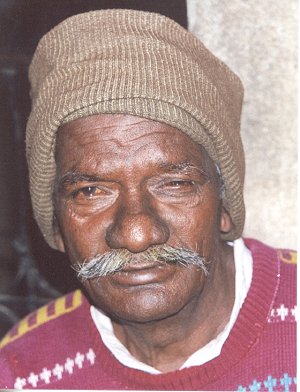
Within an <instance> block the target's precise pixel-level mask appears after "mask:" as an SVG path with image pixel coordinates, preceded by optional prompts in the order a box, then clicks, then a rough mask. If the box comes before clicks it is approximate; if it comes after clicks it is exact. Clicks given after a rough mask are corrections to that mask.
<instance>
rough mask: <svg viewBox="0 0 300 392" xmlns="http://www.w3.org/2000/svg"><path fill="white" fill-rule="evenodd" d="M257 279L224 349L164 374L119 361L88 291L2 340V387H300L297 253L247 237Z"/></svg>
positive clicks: (39, 314) (45, 311) (70, 297)
mask: <svg viewBox="0 0 300 392" xmlns="http://www.w3.org/2000/svg"><path fill="white" fill-rule="evenodd" d="M245 243H246V246H247V247H248V248H249V249H250V250H251V253H252V257H253V262H254V264H253V279H252V284H251V287H250V290H249V292H248V295H247V298H246V300H245V302H244V304H243V307H242V309H241V311H240V313H239V316H238V318H237V321H236V323H235V325H234V326H233V329H232V331H231V333H230V335H229V337H228V339H227V340H226V342H225V344H224V346H223V349H222V351H221V354H220V355H219V356H218V357H217V358H215V359H213V360H211V361H209V362H207V363H205V364H203V365H201V366H193V367H190V368H187V369H183V370H178V371H175V372H169V373H164V374H159V375H151V374H147V373H144V372H142V371H139V370H135V369H131V368H128V367H126V366H123V365H122V364H121V363H119V362H118V361H117V360H116V359H115V358H114V356H113V355H112V354H111V352H110V351H108V349H107V348H106V347H105V346H104V344H103V343H102V341H101V338H100V336H99V333H98V331H97V329H96V327H95V325H94V323H93V321H92V319H91V315H90V305H89V303H88V301H87V300H86V298H85V297H84V296H83V294H82V293H81V292H80V291H76V292H73V293H71V294H68V295H67V296H65V297H62V298H59V299H58V300H56V301H54V302H52V303H50V304H49V305H47V306H45V307H43V308H41V309H39V310H37V311H35V312H34V313H32V314H30V315H29V316H27V317H26V318H25V319H24V320H23V321H21V323H19V324H17V325H16V326H15V327H14V328H13V329H12V330H11V331H10V332H9V333H8V334H7V335H6V337H5V338H4V339H3V340H2V342H1V343H0V347H2V348H1V349H0V388H16V389H33V388H38V389H98V390H103V389H106V390H107V389H109V390H112V389H119V390H124V389H131V390H206V391H225V390H231V391H232V390H233V391H249V390H250V391H271V392H272V391H294V390H296V322H295V318H296V279H295V276H296V274H295V265H293V263H294V261H295V259H296V255H295V252H292V251H287V250H275V249H272V248H270V247H267V246H265V245H263V244H262V243H260V242H258V241H255V240H245Z"/></svg>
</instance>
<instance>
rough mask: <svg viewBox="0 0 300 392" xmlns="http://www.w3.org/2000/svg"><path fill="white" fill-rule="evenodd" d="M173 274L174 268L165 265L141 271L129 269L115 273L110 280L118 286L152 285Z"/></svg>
mask: <svg viewBox="0 0 300 392" xmlns="http://www.w3.org/2000/svg"><path fill="white" fill-rule="evenodd" d="M172 272H173V273H174V266H172V265H169V264H165V265H158V266H152V267H149V268H142V269H130V270H127V271H121V272H116V273H115V274H113V275H111V277H110V278H111V280H112V281H113V282H114V283H115V284H117V285H120V286H141V285H147V284H153V283H162V282H164V281H165V280H167V279H168V278H169V277H170V275H171V274H172Z"/></svg>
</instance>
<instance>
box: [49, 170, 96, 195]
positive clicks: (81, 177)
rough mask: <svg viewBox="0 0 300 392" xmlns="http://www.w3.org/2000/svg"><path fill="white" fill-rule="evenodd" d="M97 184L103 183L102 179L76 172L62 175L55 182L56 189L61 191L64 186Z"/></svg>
mask: <svg viewBox="0 0 300 392" xmlns="http://www.w3.org/2000/svg"><path fill="white" fill-rule="evenodd" d="M83 181H86V182H99V181H103V178H102V177H99V176H96V175H94V174H87V173H81V172H78V171H77V170H72V171H69V172H67V173H66V174H64V175H63V176H62V177H61V178H60V179H59V180H58V182H57V185H56V188H57V189H58V190H59V191H61V190H63V189H64V188H65V186H66V185H74V184H76V183H77V182H83Z"/></svg>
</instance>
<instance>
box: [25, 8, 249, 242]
mask: <svg viewBox="0 0 300 392" xmlns="http://www.w3.org/2000/svg"><path fill="white" fill-rule="evenodd" d="M29 78H30V82H31V97H32V111H31V114H30V117H29V120H28V124H27V136H26V143H27V160H28V166H29V176H30V192H31V198H32V204H33V210H34V215H35V218H36V220H37V222H38V225H39V227H40V229H41V231H42V233H43V235H44V237H45V239H46V241H47V242H48V243H49V245H50V246H52V247H53V248H55V247H56V246H55V243H54V239H53V201H52V193H53V183H54V178H55V160H54V150H55V138H56V131H57V129H58V128H59V126H60V125H62V124H64V123H66V122H69V121H71V120H74V119H77V118H80V117H86V116H89V115H93V114H99V113H127V114H132V115H137V116H140V117H145V118H148V119H153V120H157V121H161V122H164V123H166V124H169V125H171V126H174V127H176V128H178V129H180V130H181V131H183V132H185V133H186V134H187V135H189V136H190V137H191V138H192V139H193V140H194V141H196V142H198V143H200V144H201V145H203V146H204V148H205V149H206V151H207V152H208V154H209V155H210V157H211V158H212V159H213V161H214V162H215V163H216V164H217V165H218V166H219V168H220V171H221V173H222V177H223V180H224V185H225V198H224V203H225V204H224V205H225V207H226V208H227V210H228V212H229V213H230V216H231V219H232V221H233V229H232V231H231V232H230V233H229V234H228V235H224V237H223V238H224V239H227V240H233V239H235V238H237V237H239V236H240V235H241V232H242V230H243V226H244V203H243V180H244V153H243V147H242V143H241V139H240V113H241V107H242V99H243V87H242V84H241V82H240V80H239V78H238V77H237V76H236V75H235V74H234V73H233V72H232V71H231V70H230V69H229V68H228V67H227V66H226V65H225V64H224V63H223V62H221V61H220V60H219V59H217V58H216V57H215V56H213V55H212V53H210V52H209V51H208V50H207V49H206V48H205V46H204V45H203V44H202V43H201V42H200V41H199V40H198V39H197V38H196V37H194V36H193V35H192V34H191V33H189V32H187V31H186V30H185V29H184V28H182V27H181V26H179V25H178V24H177V23H175V22H174V21H172V20H171V19H169V18H167V17H164V16H161V15H158V14H154V13H149V12H141V11H133V10H100V11H92V12H88V13H84V14H80V15H75V16H72V17H70V18H68V19H66V20H65V21H63V22H62V23H60V24H59V25H58V26H56V27H55V28H54V29H52V30H51V31H50V32H49V33H47V34H46V35H45V36H44V37H43V38H42V39H41V41H40V42H39V45H38V47H37V49H36V52H35V54H34V57H33V60H32V63H31V66H30V69H29ZM171 142H172V141H170V143H171Z"/></svg>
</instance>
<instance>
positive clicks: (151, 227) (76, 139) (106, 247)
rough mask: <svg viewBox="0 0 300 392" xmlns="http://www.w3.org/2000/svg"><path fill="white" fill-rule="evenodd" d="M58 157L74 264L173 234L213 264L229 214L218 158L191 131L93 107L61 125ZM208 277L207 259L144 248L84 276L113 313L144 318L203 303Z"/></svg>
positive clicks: (63, 222) (63, 236)
mask: <svg viewBox="0 0 300 392" xmlns="http://www.w3.org/2000/svg"><path fill="white" fill-rule="evenodd" d="M56 164H57V176H56V191H55V207H56V217H57V221H58V226H59V230H58V234H57V237H56V239H57V244H58V247H59V249H60V250H62V251H66V252H67V254H68V256H69V258H70V261H71V263H72V264H74V265H75V264H77V263H78V262H82V261H83V260H86V259H89V258H91V257H93V256H95V255H98V254H103V253H105V252H108V251H111V250H113V249H127V250H128V251H130V252H132V253H133V254H139V253H140V252H143V251H145V250H146V249H148V248H149V247H151V246H153V245H159V244H167V245H170V246H173V247H176V248H187V249H190V250H193V251H197V252H198V253H199V254H200V255H201V256H204V257H205V258H206V260H208V262H209V265H208V268H209V269H211V270H213V264H214V261H215V260H218V259H219V258H220V257H221V250H220V249H221V241H220V239H219V238H220V230H223V231H225V230H227V227H228V222H229V218H228V216H227V215H226V213H225V212H221V207H220V199H219V183H218V176H217V174H216V170H215V167H214V164H213V162H212V161H211V160H210V159H209V158H208V156H207V154H206V153H205V151H204V150H203V149H202V148H201V147H200V146H199V145H198V144H196V143H195V142H193V141H192V140H191V139H190V138H189V137H188V136H187V135H185V134H184V133H182V132H181V131H179V130H177V129H175V128H173V127H171V126H168V125H165V124H163V123H159V122H155V121H151V120H147V119H143V118H139V117H135V116H129V115H96V116H91V117H88V118H84V119H79V120H75V121H73V122H70V123H68V124H66V125H64V126H63V127H61V129H60V130H59V132H58V136H57V149H56ZM141 255H142V253H141ZM206 279H207V278H206V277H205V276H204V273H203V271H202V270H201V269H199V268H196V267H188V268H187V267H183V266H180V265H177V264H169V263H166V264H161V263H160V264H158V263H153V262H151V263H149V262H147V261H145V260H143V258H142V256H141V258H140V262H139V263H136V264H135V265H134V266H132V267H130V265H129V266H128V267H126V269H125V270H124V271H121V272H116V273H114V274H112V275H108V276H104V277H101V278H95V279H91V280H88V281H85V282H84V285H85V287H86V289H87V291H88V293H89V295H90V296H91V298H92V300H93V301H94V303H95V305H96V306H98V307H100V308H102V309H103V310H105V311H107V312H108V313H109V314H110V315H111V316H114V317H115V318H117V319H121V320H131V321H142V322H144V321H151V320H158V319H163V318H165V317H168V316H171V315H174V314H176V313H178V312H180V311H181V310H182V309H184V308H185V307H186V306H195V305H196V303H198V302H199V301H200V300H201V293H202V291H203V290H204V289H205V283H206Z"/></svg>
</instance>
